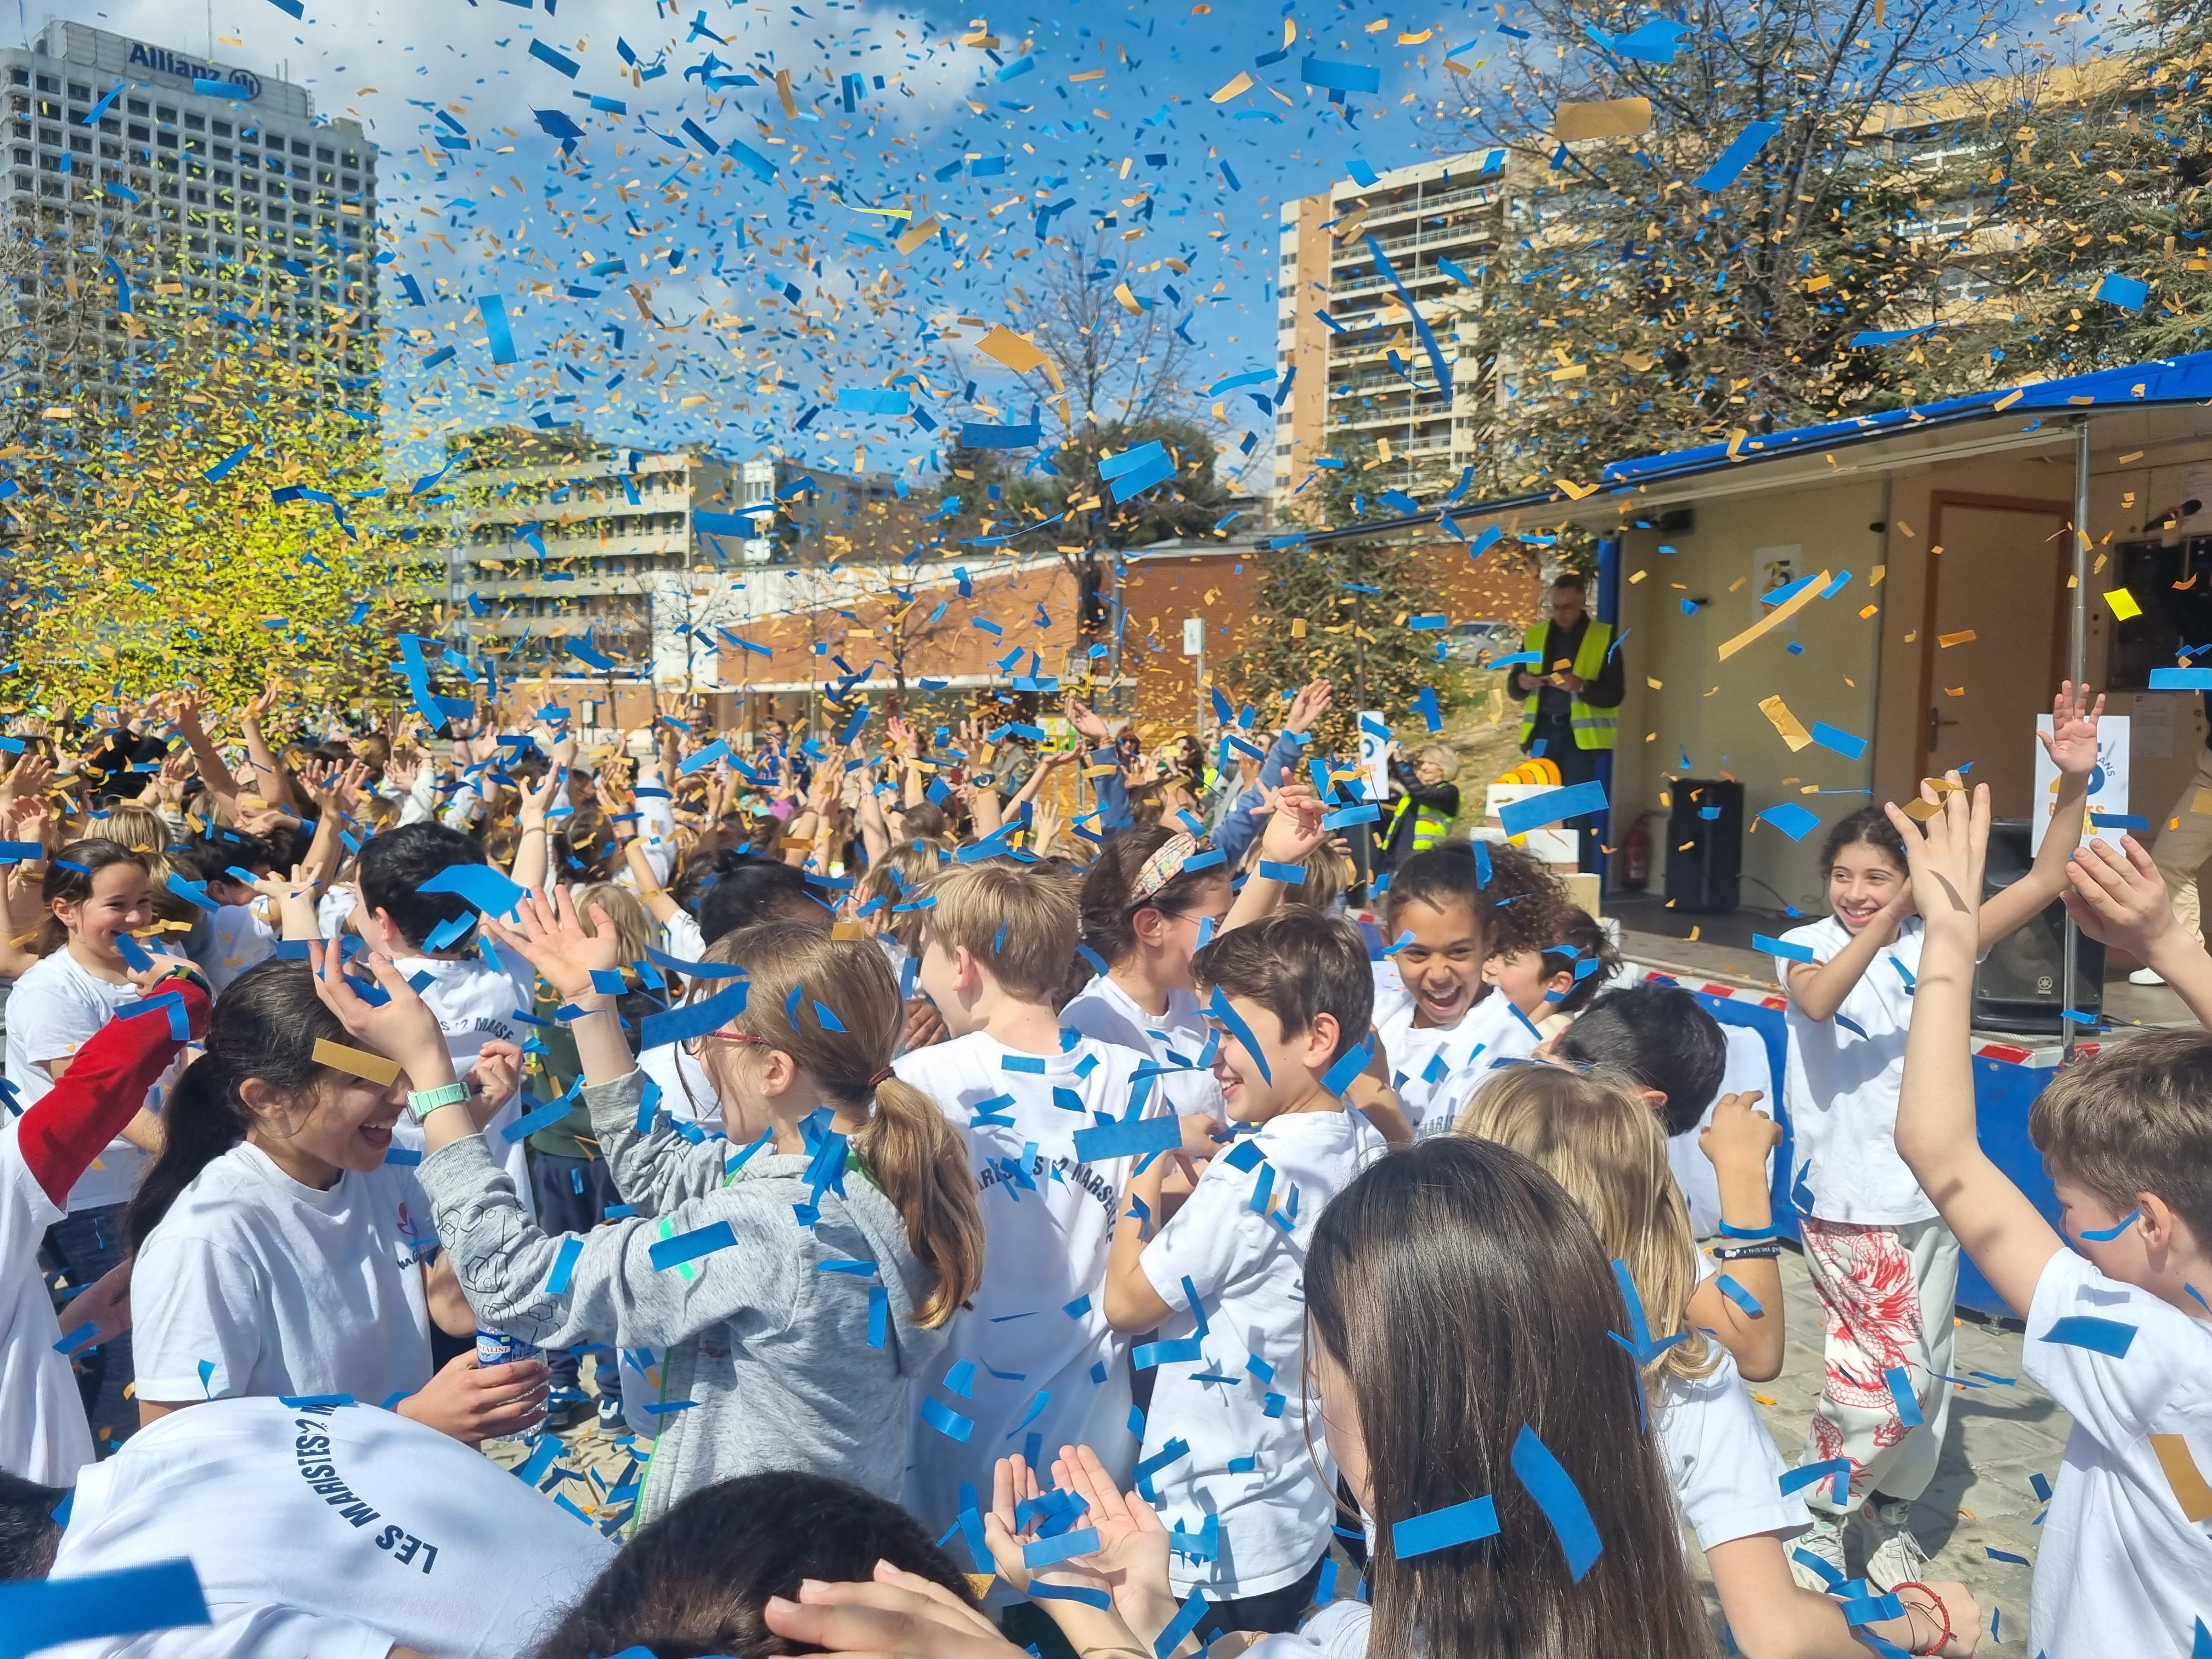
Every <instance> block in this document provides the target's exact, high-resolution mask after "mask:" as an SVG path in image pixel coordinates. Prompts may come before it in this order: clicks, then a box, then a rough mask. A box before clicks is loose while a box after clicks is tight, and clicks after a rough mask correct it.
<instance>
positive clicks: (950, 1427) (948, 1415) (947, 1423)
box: [921, 1396, 975, 1444]
mask: <svg viewBox="0 0 2212 1659" xmlns="http://www.w3.org/2000/svg"><path fill="white" fill-rule="evenodd" d="M921 1420H922V1421H923V1422H925V1423H927V1425H929V1426H930V1427H931V1428H933V1429H935V1430H936V1431H938V1433H939V1434H941V1435H943V1436H944V1437H945V1438H946V1439H948V1440H957V1441H960V1442H962V1443H963V1444H964V1443H966V1441H967V1439H968V1437H969V1435H971V1434H973V1433H975V1420H974V1419H971V1418H966V1417H963V1416H961V1414H960V1413H958V1412H956V1411H954V1410H953V1409H952V1408H951V1407H949V1406H945V1405H943V1404H940V1403H939V1401H934V1400H932V1399H929V1398H928V1397H927V1396H924V1398H923V1400H922V1402H921Z"/></svg>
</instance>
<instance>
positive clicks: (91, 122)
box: [0, 21, 380, 430]
mask: <svg viewBox="0 0 2212 1659" xmlns="http://www.w3.org/2000/svg"><path fill="white" fill-rule="evenodd" d="M0 75H4V77H5V81H6V85H7V128H6V133H7V137H6V140H5V143H6V156H5V161H4V164H0V206H4V217H0V226H4V228H5V235H4V237H0V280H4V281H5V283H7V284H8V285H9V286H12V287H13V289H14V290H15V295H14V298H13V301H12V303H13V305H14V307H15V316H14V317H12V318H10V319H8V321H9V323H10V324H11V325H12V328H11V332H13V333H15V336H16V338H15V341H14V342H13V343H14V345H15V349H13V350H11V351H10V352H9V353H8V354H7V360H6V361H4V362H0V408H5V409H6V410H8V411H9V414H10V415H12V416H17V417H19V418H20V417H21V416H24V415H25V414H26V413H27V414H28V416H32V417H35V416H37V415H38V413H39V410H40V405H41V404H52V403H57V402H63V401H67V402H70V403H71V404H83V403H85V402H87V401H89V402H91V403H92V404H94V405H95V406H97V407H98V408H99V409H101V410H107V411H112V410H113V409H114V408H115V406H116V400H117V398H118V394H119V393H120V392H121V391H122V390H123V389H124V388H125V386H127V385H128V383H129V381H130V379H131V371H130V365H131V363H133V362H144V361H145V360H146V359H147V358H148V357H149V356H150V354H151V352H152V349H153V348H154V346H155V340H154V338H153V336H152V332H151V331H149V329H148V328H147V327H145V325H144V323H143V318H144V316H145V314H146V313H147V312H148V311H149V309H151V308H154V307H158V306H159V305H160V304H161V303H162V302H165V301H173V302H174V303H176V304H179V305H181V306H182V307H184V308H185V309H186V310H187V311H189V312H191V313H195V314H198V315H204V316H209V317H211V318H213V319H215V320H216V321H217V322H218V323H219V324H221V325H222V326H223V327H224V328H226V329H227V330H229V331H233V334H234V337H235V338H237V339H238V340H240V341H241V342H244V343H249V344H252V345H260V344H264V343H265V344H267V345H268V346H269V347H270V348H271V349H272V350H273V353H274V355H276V356H279V357H282V358H285V359H288V360H291V361H294V362H301V363H305V364H309V365H312V366H313V368H315V369H316V370H317V371H318V373H317V377H316V378H317V380H318V382H319V389H320V390H322V391H324V392H326V393H328V394H330V395H331V396H332V397H333V398H337V400H339V401H340V402H342V403H343V404H344V405H345V406H347V407H350V408H356V409H360V410H365V411H374V410H377V409H378V407H379V404H380V395H379V392H378V390H377V380H378V377H377V364H378V361H379V354H380V347H379V344H378V340H377V331H376V319H377V284H376V268H375V265H374V255H375V252H376V151H375V148H374V145H372V144H371V143H369V142H368V137H367V136H366V135H365V134H364V133H363V132H362V128H361V126H360V125H359V123H357V122H355V121H350V120H325V119H320V118H318V117H317V116H316V114H315V112H314V106H313V100H311V99H310V97H309V96H308V94H307V90H306V88H302V87H298V86H295V85H293V84H291V83H290V82H284V81H279V80H276V79H273V78H269V77H264V76H261V75H259V74H258V73H256V72H255V71H254V70H250V69H245V68H240V67H235V66H233V65H230V64H222V63H210V62H207V61H205V60H204V59H202V58H198V57H197V55H195V54H191V53H187V52H184V51H182V50H179V49H177V48H176V47H174V46H172V45H170V44H167V43H164V42H159V41H151V40H136V39H133V38H131V37H129V36H126V35H120V34H113V33H108V32H107V31H106V30H104V29H96V28H91V27H87V26H86V25H84V24H82V23H76V22H68V21H49V22H48V23H47V24H46V27H44V28H43V29H41V30H40V32H39V34H38V35H37V37H36V39H35V40H33V43H32V44H31V45H30V46H28V47H15V48H8V49H4V50H0ZM118 271H119V272H120V273H121V276H122V278H123V280H124V282H125V283H127V284H128V285H129V287H130V289H131V291H132V295H133V298H134V302H135V307H136V308H135V311H134V313H130V314H126V313H123V312H122V311H121V310H120V309H119V307H118V291H117V286H116V278H117V274H118ZM371 429H372V430H373V428H371Z"/></svg>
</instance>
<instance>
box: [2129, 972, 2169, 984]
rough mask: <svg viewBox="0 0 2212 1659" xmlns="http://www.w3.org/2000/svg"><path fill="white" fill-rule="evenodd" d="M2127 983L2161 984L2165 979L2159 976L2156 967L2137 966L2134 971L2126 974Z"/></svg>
mask: <svg viewBox="0 0 2212 1659" xmlns="http://www.w3.org/2000/svg"><path fill="white" fill-rule="evenodd" d="M2128 983H2129V984H2130V985H2163V984H2165V983H2166V981H2165V980H2163V979H2161V978H2160V976H2159V974H2158V970H2157V969H2154V968H2138V969H2136V970H2135V972H2133V973H2132V974H2130V975H2128Z"/></svg>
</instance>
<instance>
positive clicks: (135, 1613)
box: [0, 1560, 210, 1659]
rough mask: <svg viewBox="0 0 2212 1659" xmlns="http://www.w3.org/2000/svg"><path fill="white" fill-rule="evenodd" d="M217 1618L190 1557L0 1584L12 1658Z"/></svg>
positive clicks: (0, 1611) (0, 1627) (4, 1642)
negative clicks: (210, 1615)
mask: <svg viewBox="0 0 2212 1659" xmlns="http://www.w3.org/2000/svg"><path fill="white" fill-rule="evenodd" d="M208 1623H210V1620H209V1618H208V1607H207V1598H206V1596H205V1595H203V1594H202V1593H201V1590H200V1577H199V1574H198V1573H197V1571H194V1570H193V1567H192V1564H191V1562H190V1561H188V1560H176V1561H157V1562H155V1563H153V1564H152V1565H148V1566H143V1567H125V1568H122V1569H120V1570H119V1571H115V1572H94V1573H86V1574H84V1575H82V1576H81V1577H69V1578H45V1579H32V1580H27V1581H18V1582H16V1583H7V1584H0V1632H4V1634H0V1655H4V1656H6V1659H17V1656H20V1655H24V1654H30V1653H36V1652H38V1651H40V1650H41V1649H45V1648H52V1647H58V1646H60V1645H61V1644H63V1643H64V1642H79V1641H85V1640H88V1639H89V1638H94V1637H101V1636H137V1635H141V1634H143V1633H144V1632H148V1631H157V1630H174V1629H177V1628H178V1627H179V1626H185V1625H204V1624H208Z"/></svg>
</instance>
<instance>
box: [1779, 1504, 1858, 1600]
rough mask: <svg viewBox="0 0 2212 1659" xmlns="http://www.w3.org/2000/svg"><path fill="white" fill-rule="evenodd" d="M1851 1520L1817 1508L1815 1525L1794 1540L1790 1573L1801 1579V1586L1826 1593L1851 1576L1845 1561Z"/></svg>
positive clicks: (1791, 1543)
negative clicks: (1846, 1540)
mask: <svg viewBox="0 0 2212 1659" xmlns="http://www.w3.org/2000/svg"><path fill="white" fill-rule="evenodd" d="M1848 1524H1849V1522H1848V1520H1847V1518H1846V1517H1844V1516H1834V1515H1822V1514H1820V1513H1819V1512H1817V1511H1816V1512H1815V1513H1814V1516H1813V1529H1812V1530H1811V1531H1810V1532H1807V1533H1801V1534H1799V1535H1798V1536H1797V1537H1796V1538H1795V1539H1793V1540H1791V1541H1790V1577H1792V1578H1794V1579H1796V1581H1797V1588H1798V1589H1808V1590H1813V1591H1815V1592H1817V1593H1819V1594H1820V1595H1826V1594H1827V1592H1828V1591H1830V1590H1832V1589H1834V1588H1835V1587H1836V1586H1837V1585H1838V1584H1840V1583H1844V1581H1845V1580H1846V1579H1848V1578H1849V1577H1850V1576H1851V1575H1850V1568H1849V1567H1848V1566H1846V1565H1844V1528H1845V1527H1846V1526H1847V1525H1848ZM1815 1563H1818V1565H1814V1564H1815ZM1822 1568H1826V1571H1821V1569H1822Z"/></svg>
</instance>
